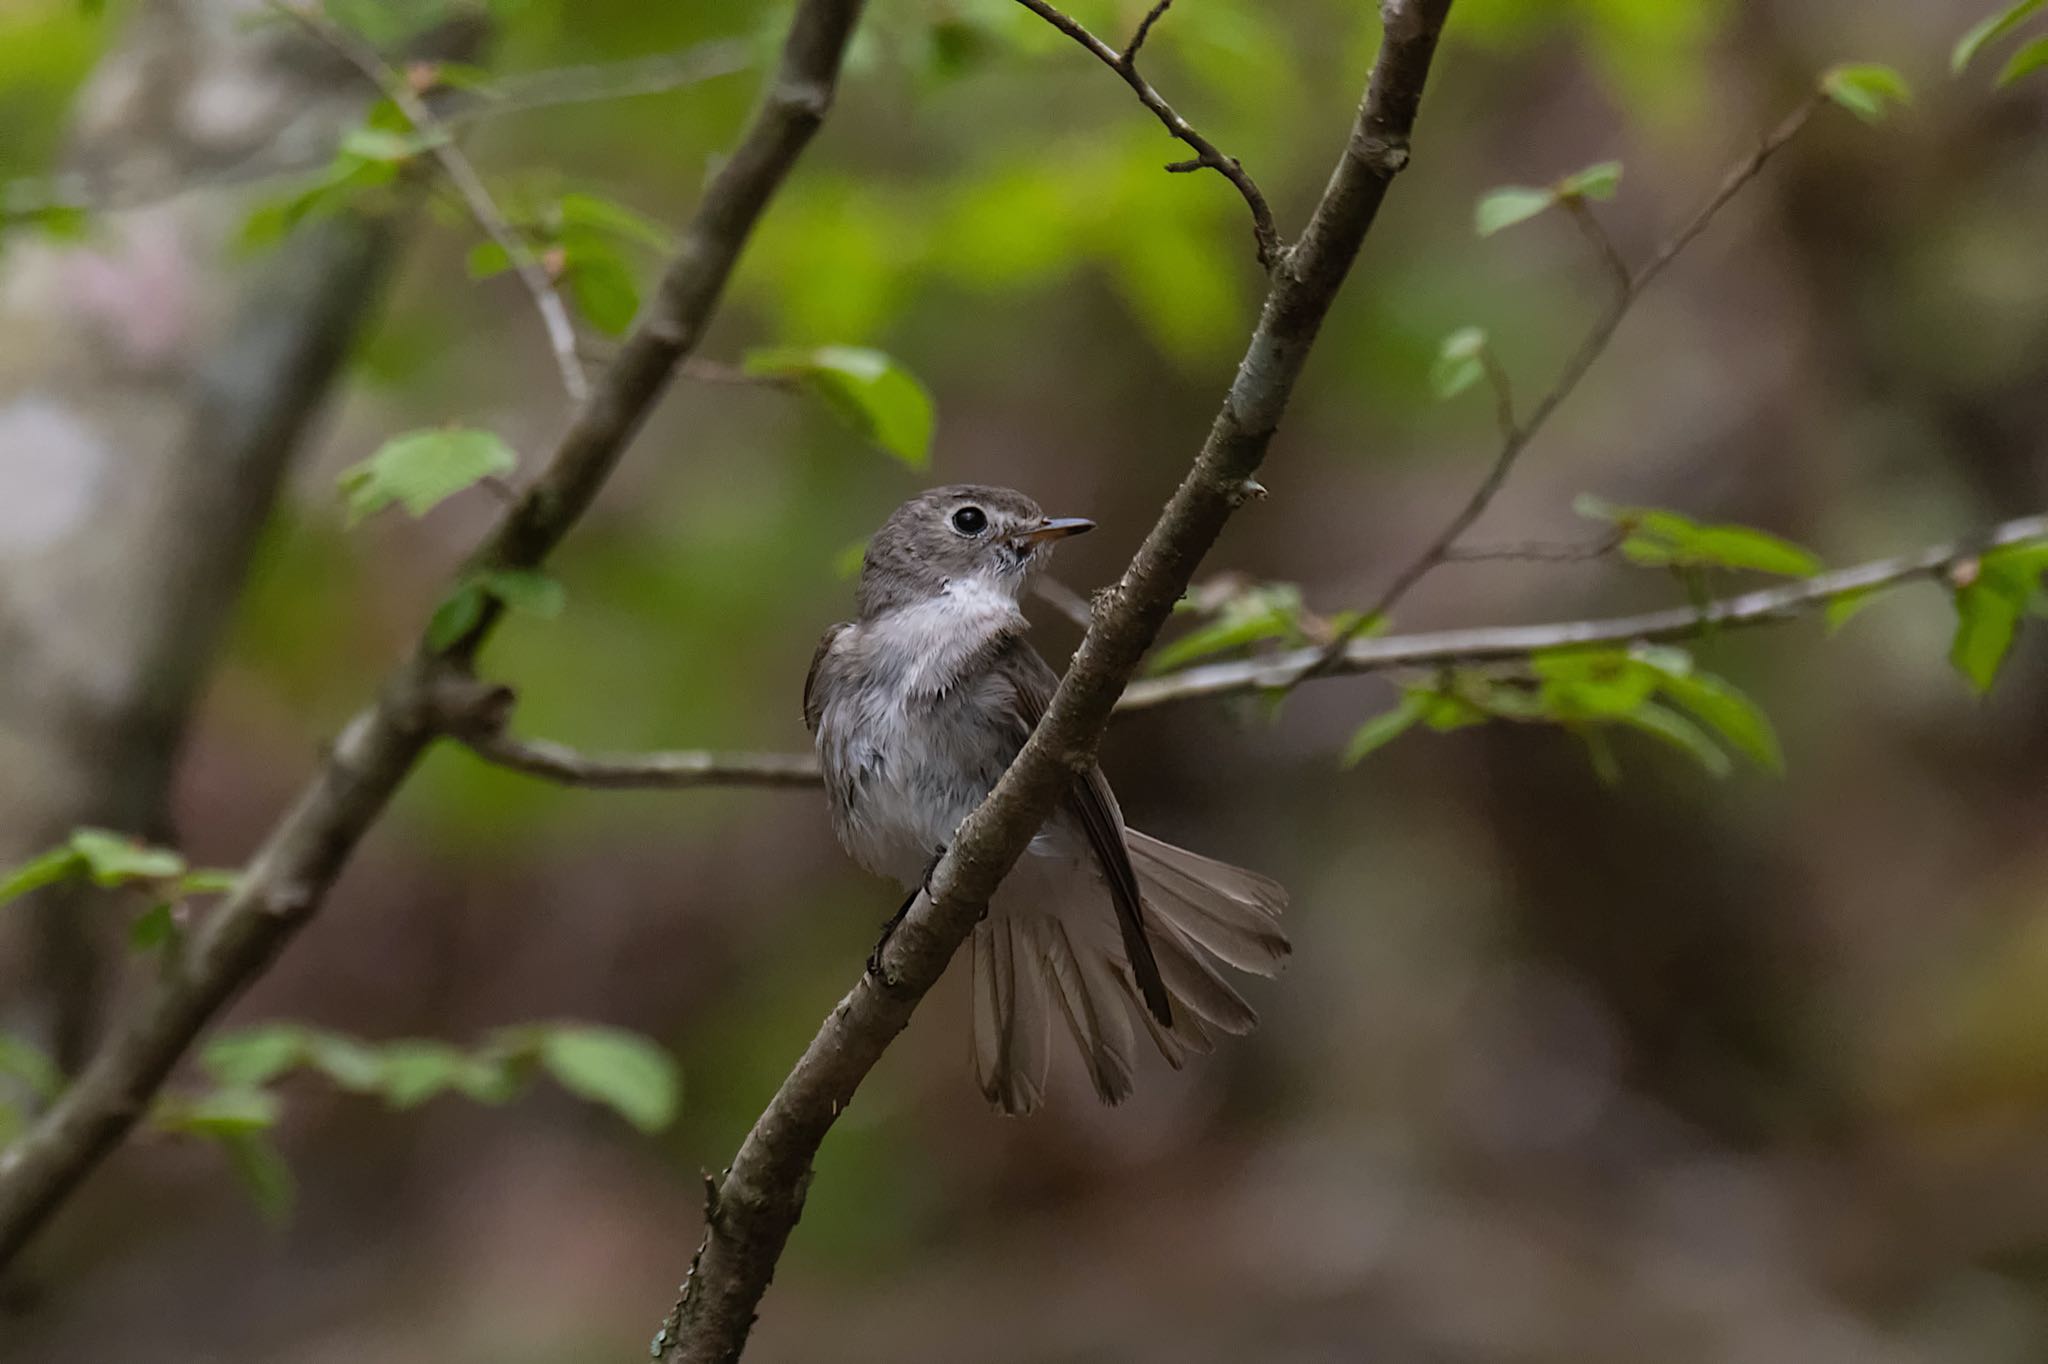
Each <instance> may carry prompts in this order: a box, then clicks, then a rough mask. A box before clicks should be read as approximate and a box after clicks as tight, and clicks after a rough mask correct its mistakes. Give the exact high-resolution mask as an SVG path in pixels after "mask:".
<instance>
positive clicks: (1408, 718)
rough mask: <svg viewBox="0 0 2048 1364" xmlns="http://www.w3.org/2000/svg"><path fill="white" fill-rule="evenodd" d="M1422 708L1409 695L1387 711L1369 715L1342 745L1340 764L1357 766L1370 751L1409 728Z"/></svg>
mask: <svg viewBox="0 0 2048 1364" xmlns="http://www.w3.org/2000/svg"><path fill="white" fill-rule="evenodd" d="M1425 708H1426V707H1425V706H1424V704H1423V703H1422V702H1421V701H1419V700H1417V698H1416V697H1415V696H1413V695H1412V694H1411V695H1408V696H1403V697H1402V698H1401V704H1399V705H1397V706H1395V707H1394V708H1393V709H1392V710H1390V711H1384V712H1382V713H1381V714H1379V715H1375V716H1373V717H1372V719H1370V720H1367V721H1366V722H1365V723H1364V724H1362V725H1360V726H1359V727H1358V730H1357V732H1356V733H1354V734H1353V735H1352V736H1351V742H1350V743H1348V744H1346V745H1345V746H1344V758H1343V763H1344V766H1346V767H1356V766H1358V764H1360V763H1361V762H1364V761H1365V759H1366V758H1367V757H1369V756H1370V755H1371V754H1373V753H1376V752H1378V751H1379V750H1380V749H1382V748H1385V747H1386V746H1387V745H1388V744H1390V743H1392V742H1393V741H1394V740H1396V739H1398V738H1400V737H1401V736H1402V735H1403V734H1406V733H1407V732H1408V731H1409V730H1411V729H1413V728H1414V727H1415V723H1416V721H1418V720H1420V719H1421V718H1422V714H1423V711H1424V710H1425Z"/></svg>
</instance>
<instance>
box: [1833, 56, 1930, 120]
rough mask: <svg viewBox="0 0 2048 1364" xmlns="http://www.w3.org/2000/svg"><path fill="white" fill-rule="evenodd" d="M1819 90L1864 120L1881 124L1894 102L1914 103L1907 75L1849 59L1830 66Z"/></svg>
mask: <svg viewBox="0 0 2048 1364" xmlns="http://www.w3.org/2000/svg"><path fill="white" fill-rule="evenodd" d="M1820 88H1821V93H1822V94H1824V95H1826V96H1827V97H1828V98H1829V99H1831V100H1833V101H1834V102H1835V103H1837V104H1839V105H1841V106H1842V107H1843V108H1844V109H1847V110H1848V111H1849V112H1850V113H1852V114H1854V115H1856V117H1858V118H1860V119H1862V120H1863V121H1864V122H1865V123H1882V122H1883V121H1884V117H1885V114H1886V112H1887V111H1888V110H1889V109H1890V108H1891V107H1892V106H1894V105H1902V104H1911V103H1912V102H1913V90H1912V87H1911V86H1909V85H1907V84H1906V78H1905V77H1904V76H1901V75H1900V74H1899V73H1898V72H1897V71H1895V70H1893V69H1892V68H1891V67H1889V66H1880V65H1878V64H1876V63H1874V62H1852V63H1849V64H1846V65H1843V66H1837V67H1833V68H1830V69H1829V70H1828V71H1827V72H1825V73H1823V74H1822V76H1821V79H1820Z"/></svg>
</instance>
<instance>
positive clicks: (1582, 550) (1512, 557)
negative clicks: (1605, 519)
mask: <svg viewBox="0 0 2048 1364" xmlns="http://www.w3.org/2000/svg"><path fill="white" fill-rule="evenodd" d="M1627 538H1628V531H1627V530H1625V529H1622V528H1619V527H1617V528H1616V529H1615V530H1614V531H1612V532H1611V533H1609V534H1608V535H1606V536H1604V537H1602V538H1601V539H1598V540H1595V541H1592V542H1591V543H1588V544H1583V545H1568V544H1555V543H1552V542H1549V541H1545V540H1521V541H1516V542H1513V543H1510V544H1504V545H1472V546H1469V547H1468V546H1464V545H1453V546H1451V547H1450V548H1449V549H1447V550H1445V551H1444V562H1445V563H1447V564H1478V563H1488V562H1494V561H1519V562H1522V563H1546V564H1582V563H1587V562H1589V561H1591V560H1593V559H1604V558H1606V557H1607V556H1608V555H1610V554H1612V553H1614V551H1615V550H1617V549H1619V548H1621V542H1622V541H1624V540H1626V539H1627Z"/></svg>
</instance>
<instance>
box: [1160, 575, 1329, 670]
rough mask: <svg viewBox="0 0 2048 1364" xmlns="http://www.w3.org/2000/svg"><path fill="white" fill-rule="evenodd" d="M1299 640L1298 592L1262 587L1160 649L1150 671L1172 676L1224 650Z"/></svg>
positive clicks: (1285, 585) (1240, 594)
mask: <svg viewBox="0 0 2048 1364" xmlns="http://www.w3.org/2000/svg"><path fill="white" fill-rule="evenodd" d="M1300 636H1301V589H1300V588H1298V587H1296V586H1295V585H1294V584H1292V583H1261V584H1258V585H1256V586H1253V587H1249V588H1246V589H1244V590H1243V591H1240V592H1238V593H1236V594H1235V595H1233V596H1231V597H1229V598H1227V599H1225V601H1224V602H1223V604H1222V605H1221V606H1220V607H1218V608H1217V611H1216V619H1215V620H1213V621H1211V622H1210V623H1209V624H1207V625H1204V626H1201V627H1199V628H1197V629H1194V630H1191V631H1189V632H1188V633H1187V634H1185V635H1182V636H1181V637H1180V638H1179V639H1177V640H1175V641H1173V643H1171V644H1169V645H1167V646H1166V647H1165V648H1163V649H1161V650H1160V651H1159V652H1158V654H1157V655H1156V656H1155V657H1154V658H1153V660H1152V662H1151V664H1150V671H1152V672H1154V673H1163V672H1171V671H1173V670H1174V669H1175V668H1180V667H1184V666H1186V665H1187V664H1189V663H1192V662H1194V661H1195V660H1197V659H1201V658H1207V657H1209V656H1210V655H1212V654H1219V653H1223V652H1225V651H1226V650H1230V649H1237V648H1243V647H1244V646H1246V645H1250V644H1257V643H1260V642H1261V641H1264V640H1269V639H1298V638H1300Z"/></svg>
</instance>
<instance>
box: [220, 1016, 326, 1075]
mask: <svg viewBox="0 0 2048 1364" xmlns="http://www.w3.org/2000/svg"><path fill="white" fill-rule="evenodd" d="M305 1041H306V1034H305V1030H304V1029H303V1028H300V1027H299V1026H298V1025H297V1024H292V1023H268V1024H262V1025H259V1026H256V1027H251V1028H242V1029H239V1030H237V1031H235V1032H228V1033H221V1034H220V1035H218V1036H216V1037H214V1038H213V1039H211V1040H210V1041H208V1042H207V1044H206V1046H205V1047H204V1048H203V1049H201V1051H200V1053H199V1064H200V1065H201V1066H203V1067H205V1069H206V1072H207V1074H209V1075H211V1076H213V1078H214V1079H216V1080H218V1081H220V1083H221V1084H222V1085H223V1086H224V1087H226V1088H229V1089H260V1088H261V1087H262V1086H264V1085H267V1084H269V1083H270V1082H271V1081H272V1080H275V1079H276V1078H277V1077H278V1076H280V1075H282V1074H284V1073H285V1072H286V1071H288V1070H290V1069H291V1068H292V1067H293V1066H296V1065H298V1064H299V1062H300V1060H301V1059H302V1057H303V1056H304V1052H305Z"/></svg>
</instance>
